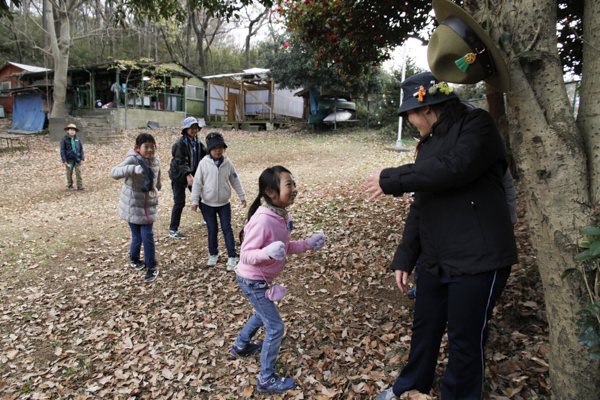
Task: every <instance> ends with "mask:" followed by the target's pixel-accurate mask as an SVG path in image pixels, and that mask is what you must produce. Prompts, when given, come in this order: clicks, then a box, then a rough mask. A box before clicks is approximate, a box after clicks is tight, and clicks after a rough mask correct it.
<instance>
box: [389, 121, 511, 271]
mask: <svg viewBox="0 0 600 400" xmlns="http://www.w3.org/2000/svg"><path fill="white" fill-rule="evenodd" d="M422 142H423V145H422V147H421V149H420V151H419V153H418V155H417V159H416V161H415V163H414V164H407V165H403V166H401V167H397V168H388V169H384V170H383V171H382V172H381V175H380V180H379V184H380V185H381V188H382V189H383V191H384V193H386V194H393V195H394V196H401V195H402V194H403V193H406V192H415V194H416V195H415V201H414V202H413V204H412V205H411V207H410V211H409V213H408V217H407V219H406V225H405V227H404V233H403V236H402V243H401V244H400V246H398V249H397V251H396V254H395V255H394V259H393V261H392V264H391V266H390V268H391V269H393V270H402V271H406V272H411V271H412V269H413V267H414V265H415V262H416V261H417V258H418V257H419V254H421V253H422V254H423V258H422V267H423V268H424V269H425V270H427V271H429V272H431V273H433V274H434V275H436V276H437V274H438V273H439V268H442V269H443V270H444V271H445V272H446V274H448V275H450V276H453V275H465V274H466V275H470V274H476V273H480V272H485V271H490V270H494V269H500V268H503V267H507V266H510V265H512V264H515V263H517V261H518V260H517V248H516V243H515V236H514V232H513V225H512V223H511V220H510V215H509V211H508V207H507V204H506V195H505V193H504V188H503V185H502V178H503V175H504V172H505V171H506V167H507V163H506V155H505V151H504V144H503V142H502V138H501V136H500V134H499V132H498V129H497V128H496V124H495V122H494V120H493V119H492V117H491V115H490V114H489V113H488V112H486V111H484V110H481V109H476V110H473V111H470V112H468V113H467V114H466V116H465V117H464V118H462V120H460V121H458V122H456V123H455V124H454V125H452V126H451V128H450V129H449V130H448V132H447V133H446V135H443V136H442V135H430V136H428V137H426V138H424V139H423V140H422Z"/></svg>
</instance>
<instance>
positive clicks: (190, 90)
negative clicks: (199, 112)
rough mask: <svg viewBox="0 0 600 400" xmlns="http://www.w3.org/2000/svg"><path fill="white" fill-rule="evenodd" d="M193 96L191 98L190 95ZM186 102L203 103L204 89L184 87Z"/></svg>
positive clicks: (192, 86) (200, 87)
mask: <svg viewBox="0 0 600 400" xmlns="http://www.w3.org/2000/svg"><path fill="white" fill-rule="evenodd" d="M198 89H200V97H199V98H198ZM192 93H193V94H194V95H193V96H191V94H192ZM185 98H186V100H196V101H204V88H203V87H202V86H194V85H185Z"/></svg>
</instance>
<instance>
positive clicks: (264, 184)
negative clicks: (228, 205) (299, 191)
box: [240, 165, 292, 243]
mask: <svg viewBox="0 0 600 400" xmlns="http://www.w3.org/2000/svg"><path fill="white" fill-rule="evenodd" d="M283 172H287V173H288V174H290V175H291V174H292V173H291V172H290V171H288V170H287V168H285V167H282V166H281V165H276V166H274V167H270V168H267V169H265V170H264V171H263V172H262V174H260V177H259V178H258V196H256V199H255V200H254V202H253V203H252V205H251V206H250V209H248V219H247V221H250V218H252V216H253V215H254V213H255V212H256V210H258V207H260V204H261V199H263V198H264V199H265V201H266V202H267V203H269V204H271V205H272V204H273V203H272V201H271V198H270V197H269V196H268V195H267V191H268V190H269V189H270V190H273V191H274V192H275V193H277V194H278V195H279V182H280V180H281V179H280V177H281V174H282V173H283ZM243 241H244V230H243V229H242V231H241V232H240V243H242V242H243Z"/></svg>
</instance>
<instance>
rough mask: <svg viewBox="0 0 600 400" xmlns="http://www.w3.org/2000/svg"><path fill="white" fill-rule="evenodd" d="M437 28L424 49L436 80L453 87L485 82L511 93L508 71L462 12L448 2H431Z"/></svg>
mask: <svg viewBox="0 0 600 400" xmlns="http://www.w3.org/2000/svg"><path fill="white" fill-rule="evenodd" d="M432 5H433V10H434V11H435V16H436V18H437V20H438V22H439V24H440V25H439V26H438V27H437V29H436V30H435V31H434V32H433V35H432V36H431V39H430V40H429V46H427V62H428V63H429V68H430V69H431V72H433V75H435V76H436V78H438V79H440V80H442V81H446V82H452V83H463V84H464V83H466V84H473V83H477V82H479V81H482V80H483V81H485V82H486V83H488V84H489V85H490V86H492V87H493V88H495V89H497V90H500V91H502V92H508V91H510V77H509V75H508V69H507V68H506V64H505V63H504V59H503V58H502V55H501V54H500V51H499V50H498V48H496V46H495V45H494V42H493V40H492V38H491V37H489V35H488V34H487V33H486V32H485V30H484V29H483V28H482V27H481V25H479V24H478V23H477V21H475V20H474V19H473V17H471V16H470V15H469V14H468V13H467V12H466V11H465V10H463V9H462V8H460V7H459V6H457V5H456V4H454V3H452V2H450V1H448V0H433V3H432Z"/></svg>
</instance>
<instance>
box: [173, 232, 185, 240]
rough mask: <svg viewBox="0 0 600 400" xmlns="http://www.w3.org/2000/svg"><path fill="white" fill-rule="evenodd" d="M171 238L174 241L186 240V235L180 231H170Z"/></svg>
mask: <svg viewBox="0 0 600 400" xmlns="http://www.w3.org/2000/svg"><path fill="white" fill-rule="evenodd" d="M169 236H171V237H172V238H173V239H183V238H185V235H184V234H183V233H181V232H179V231H169Z"/></svg>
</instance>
